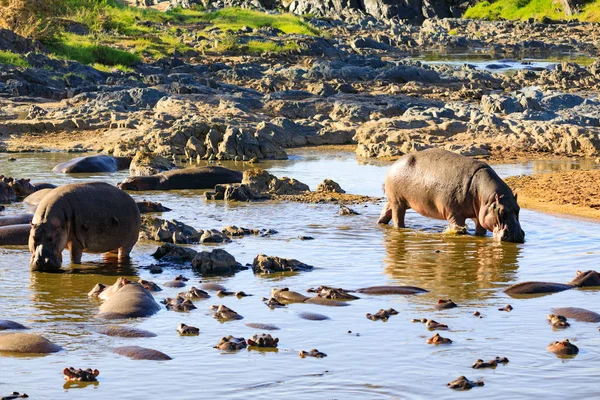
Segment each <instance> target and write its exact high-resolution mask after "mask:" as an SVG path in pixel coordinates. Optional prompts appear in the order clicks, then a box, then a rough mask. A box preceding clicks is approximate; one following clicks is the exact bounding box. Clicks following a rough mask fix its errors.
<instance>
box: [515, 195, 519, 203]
mask: <svg viewBox="0 0 600 400" xmlns="http://www.w3.org/2000/svg"><path fill="white" fill-rule="evenodd" d="M518 197H519V194H518V193H515V201H517V198H518Z"/></svg>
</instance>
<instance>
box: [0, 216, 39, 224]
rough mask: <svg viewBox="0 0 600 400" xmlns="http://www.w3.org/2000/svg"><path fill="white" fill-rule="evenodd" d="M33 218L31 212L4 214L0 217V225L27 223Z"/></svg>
mask: <svg viewBox="0 0 600 400" xmlns="http://www.w3.org/2000/svg"><path fill="white" fill-rule="evenodd" d="M32 219H33V214H17V215H6V216H3V217H0V226H8V225H19V224H29V223H30V222H31V220H32Z"/></svg>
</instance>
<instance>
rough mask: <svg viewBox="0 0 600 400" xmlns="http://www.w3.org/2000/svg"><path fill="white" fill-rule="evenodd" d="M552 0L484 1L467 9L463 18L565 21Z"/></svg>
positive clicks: (562, 13) (561, 12)
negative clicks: (549, 19) (545, 18)
mask: <svg viewBox="0 0 600 400" xmlns="http://www.w3.org/2000/svg"><path fill="white" fill-rule="evenodd" d="M552 1H553V0H498V1H495V2H489V1H487V0H484V1H482V2H479V3H477V4H475V5H474V6H473V7H471V8H469V9H468V10H467V11H466V12H465V14H464V18H472V19H487V20H496V19H500V18H503V19H520V20H524V19H529V18H535V19H537V20H541V19H542V18H544V17H547V18H551V19H565V18H566V17H565V14H564V12H563V11H562V10H561V9H560V7H559V6H557V5H555V4H553V3H552Z"/></svg>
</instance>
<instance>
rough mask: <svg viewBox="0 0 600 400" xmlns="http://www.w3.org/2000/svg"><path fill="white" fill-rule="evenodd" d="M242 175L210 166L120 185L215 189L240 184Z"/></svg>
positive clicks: (145, 188) (132, 180) (136, 188)
mask: <svg viewBox="0 0 600 400" xmlns="http://www.w3.org/2000/svg"><path fill="white" fill-rule="evenodd" d="M241 181H242V173H241V172H239V171H234V170H232V169H227V168H223V167H216V166H214V167H213V166H209V167H199V168H185V169H176V170H172V171H167V172H163V173H161V174H156V175H151V176H135V177H132V178H128V179H126V180H124V181H123V182H121V183H120V184H119V188H121V189H123V190H181V189H213V188H214V187H215V186H216V185H219V184H225V183H239V182H241Z"/></svg>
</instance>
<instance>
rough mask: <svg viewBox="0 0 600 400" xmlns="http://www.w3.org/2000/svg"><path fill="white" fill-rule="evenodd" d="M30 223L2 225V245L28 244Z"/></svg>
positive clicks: (0, 228)
mask: <svg viewBox="0 0 600 400" xmlns="http://www.w3.org/2000/svg"><path fill="white" fill-rule="evenodd" d="M30 231H31V225H30V224H19V225H8V226H0V246H27V243H29V233H30Z"/></svg>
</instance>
